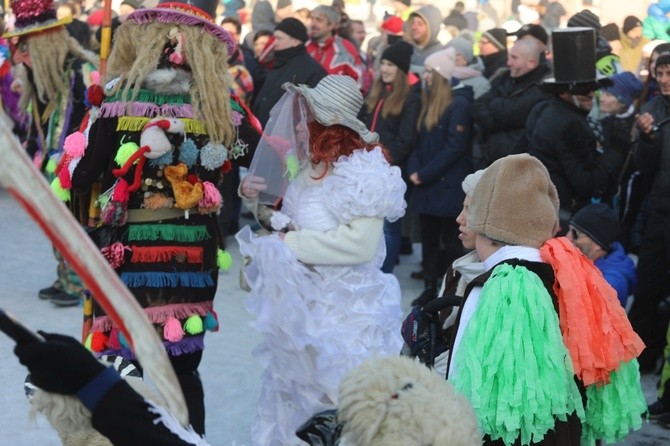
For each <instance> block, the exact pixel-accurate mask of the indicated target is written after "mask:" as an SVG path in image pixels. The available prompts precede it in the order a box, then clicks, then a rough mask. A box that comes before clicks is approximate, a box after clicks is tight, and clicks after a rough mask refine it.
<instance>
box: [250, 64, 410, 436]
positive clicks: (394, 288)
mask: <svg viewBox="0 0 670 446" xmlns="http://www.w3.org/2000/svg"><path fill="white" fill-rule="evenodd" d="M284 88H285V89H286V90H287V93H286V94H285V95H284V97H283V98H282V100H281V101H280V102H279V103H278V104H277V106H276V107H275V109H274V110H273V113H271V115H270V120H269V122H268V128H267V129H266V134H265V135H264V138H263V140H261V143H260V144H259V146H258V148H257V151H256V155H255V158H254V161H253V162H252V165H251V168H250V173H249V175H250V176H251V177H253V176H255V175H260V174H261V166H260V165H262V166H267V165H268V163H267V162H265V161H264V162H261V163H258V164H257V157H261V156H262V154H263V153H264V150H263V147H264V141H265V142H270V144H269V150H270V151H271V152H273V151H276V153H278V154H281V156H280V157H275V158H277V159H278V160H279V163H280V164H279V165H278V166H277V167H276V169H275V171H276V170H278V171H279V175H280V176H281V175H282V173H283V172H286V177H287V178H292V180H291V181H290V182H288V186H287V188H286V193H285V194H284V197H283V203H282V208H281V212H273V215H272V218H271V224H272V226H273V229H274V230H275V231H288V232H285V233H284V232H281V235H280V234H278V233H276V232H275V233H273V234H271V235H268V236H257V235H254V234H252V233H251V231H250V229H249V228H248V227H246V228H244V229H243V230H242V231H241V232H240V233H239V234H238V235H237V239H238V241H239V243H240V252H241V253H242V254H243V255H245V256H248V257H250V259H251V261H250V263H249V264H248V265H247V266H246V267H245V270H244V272H245V275H246V279H247V282H248V284H249V287H250V288H251V293H250V295H249V297H248V298H247V301H246V306H247V309H248V310H249V311H250V312H251V313H252V314H253V315H254V316H255V321H254V322H253V326H254V327H255V328H256V329H257V330H258V331H260V332H261V333H262V334H263V335H264V340H263V341H262V343H261V344H260V345H259V346H258V347H257V348H256V350H255V352H254V355H255V356H256V357H257V358H259V359H260V360H261V361H262V363H263V366H264V368H265V372H264V374H263V387H262V390H261V397H260V402H259V405H258V413H257V418H256V421H255V423H254V426H253V429H252V444H253V445H258V446H274V445H298V444H301V442H300V440H299V439H298V438H297V437H296V436H295V430H296V429H297V428H298V427H299V426H300V425H301V424H302V423H304V422H305V421H306V420H307V419H309V418H310V417H311V416H312V415H313V414H314V413H316V412H319V411H321V410H324V409H330V408H333V407H334V406H335V405H336V404H337V391H338V387H339V384H340V381H341V379H342V377H343V376H344V375H345V374H346V373H347V371H349V370H351V369H353V368H354V367H356V366H357V365H359V364H360V363H361V362H362V361H363V360H365V359H366V358H369V357H371V356H375V355H397V354H398V352H399V351H400V348H401V346H402V339H401V338H400V334H399V328H400V322H401V316H402V314H401V310H400V287H399V285H398V281H397V280H396V279H395V277H393V276H391V275H388V274H383V273H382V272H381V271H380V269H379V268H380V266H381V263H382V261H383V260H384V257H385V248H384V240H383V237H382V227H383V221H384V218H387V219H389V220H391V221H395V220H397V219H398V218H400V217H401V216H402V215H403V214H404V210H405V202H404V200H403V194H404V192H405V184H404V182H403V181H402V179H401V177H400V169H399V168H397V167H392V166H390V165H389V163H388V161H387V159H386V158H385V153H384V151H383V150H382V148H381V147H379V146H376V145H375V143H376V142H377V135H376V134H375V133H372V132H370V131H369V130H368V129H367V128H366V127H365V125H364V124H363V123H362V122H360V121H358V120H357V119H356V114H357V113H358V111H359V110H360V108H361V106H362V105H363V98H362V96H361V94H360V91H359V89H358V86H357V84H356V82H355V81H354V80H353V79H351V78H350V77H348V76H343V75H330V76H326V77H325V78H324V79H323V80H322V81H321V82H319V84H318V85H317V86H316V87H315V88H313V89H312V88H309V87H307V86H305V85H300V86H295V85H292V84H284ZM298 110H300V112H299V113H300V116H296V115H294V113H298ZM308 113H309V114H313V116H314V118H315V119H316V122H312V123H310V124H309V135H307V134H306V133H305V134H299V136H297V137H295V135H294V137H295V138H296V139H295V141H290V142H291V143H290V144H286V143H285V142H286V141H289V140H290V138H289V139H285V138H282V137H280V136H279V135H278V134H277V133H279V131H281V130H283V131H284V132H285V133H286V132H292V133H294V127H295V123H296V122H297V123H299V124H298V128H303V127H302V126H305V127H304V128H305V129H306V115H307V114H308ZM282 118H283V119H285V121H282ZM275 124H277V125H275ZM273 129H274V130H277V129H279V130H278V131H277V133H275V132H273ZM331 134H340V136H339V138H340V139H339V140H338V141H339V146H338V145H335V146H334V147H333V143H332V142H331V143H330V145H329V146H326V145H325V144H326V143H325V142H324V141H325V140H327V138H328V137H329V136H330V135H331ZM307 138H309V143H308V139H307ZM342 140H344V141H345V142H341V141H342ZM331 141H332V140H331ZM282 142H284V143H282ZM293 143H295V145H294V144H293ZM336 144H337V143H336ZM316 147H319V149H317V148H316ZM282 148H283V149H284V150H282ZM324 149H325V150H327V151H329V153H328V154H327V155H326V157H322V158H319V156H323V153H324V152H322V151H323V150H324ZM270 156H272V154H270ZM331 160H332V161H331ZM298 166H300V167H299V169H298ZM264 178H265V179H266V183H267V185H268V190H269V189H271V188H272V185H271V182H272V180H271V173H269V174H267V175H264ZM280 188H281V187H280ZM268 190H266V191H265V192H266V193H267V192H268ZM241 191H242V193H243V194H244V191H245V183H244V182H243V184H242V188H241ZM247 196H248V195H247ZM263 197H264V196H263V195H261V196H260V197H259V200H261V201H264V198H263ZM247 202H248V203H249V202H250V200H248V199H247ZM265 202H266V203H273V202H274V201H273V200H272V199H269V200H267V201H265ZM249 204H251V205H252V206H251V207H252V208H253V209H255V204H254V203H249ZM289 229H290V230H289Z"/></svg>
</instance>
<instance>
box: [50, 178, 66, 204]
mask: <svg viewBox="0 0 670 446" xmlns="http://www.w3.org/2000/svg"><path fill="white" fill-rule="evenodd" d="M51 190H52V191H53V193H54V195H56V197H58V199H59V200H60V201H70V191H69V190H67V189H64V188H63V185H62V184H60V178H58V177H56V178H54V180H53V181H52V182H51Z"/></svg>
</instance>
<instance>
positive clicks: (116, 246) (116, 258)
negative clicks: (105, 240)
mask: <svg viewBox="0 0 670 446" xmlns="http://www.w3.org/2000/svg"><path fill="white" fill-rule="evenodd" d="M100 251H102V255H104V256H105V258H106V259H107V261H108V262H109V264H110V265H111V266H112V268H114V269H118V268H119V267H121V265H123V263H124V262H125V253H126V251H130V248H128V247H127V246H124V245H123V243H121V242H116V243H112V244H111V245H109V246H105V247H104V248H102V249H101V250H100Z"/></svg>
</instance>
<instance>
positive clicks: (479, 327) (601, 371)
mask: <svg viewBox="0 0 670 446" xmlns="http://www.w3.org/2000/svg"><path fill="white" fill-rule="evenodd" d="M506 248H507V247H503V248H501V251H502V250H504V249H506ZM512 248H513V247H512ZM528 249H530V248H528ZM540 254H541V258H542V262H546V263H541V262H538V261H527V260H520V259H519V258H510V256H507V257H505V256H502V259H503V260H502V261H499V263H498V264H497V265H494V266H493V267H492V268H491V269H489V272H488V273H486V274H484V275H482V276H480V277H479V278H478V279H475V281H473V283H472V284H471V287H470V290H468V296H469V295H470V294H471V293H472V288H473V285H474V286H475V287H482V288H480V290H481V293H479V294H478V295H477V297H476V298H478V301H476V303H475V304H474V305H475V309H474V312H473V313H472V314H471V318H470V319H469V320H468V321H467V322H466V325H465V328H464V329H463V328H462V329H461V331H462V337H461V338H460V342H458V345H457V349H456V350H455V351H454V353H453V358H452V362H451V367H450V371H449V377H450V379H451V380H452V381H453V383H454V386H455V387H456V389H457V390H459V391H461V392H462V393H464V394H465V395H466V396H467V397H468V398H469V399H470V401H471V402H472V403H473V406H474V408H475V411H476V412H477V415H478V417H479V420H480V425H481V427H482V430H483V431H484V433H485V434H486V437H485V444H487V445H492V444H496V445H498V444H500V445H502V444H504V445H512V444H514V445H516V444H521V445H528V444H544V445H561V446H569V445H576V444H580V443H581V444H593V443H594V441H595V440H596V439H602V440H605V441H607V442H615V441H618V440H620V439H621V438H623V437H625V436H626V435H627V434H628V432H629V431H630V430H634V429H638V428H639V427H640V426H641V422H642V415H643V414H644V412H645V411H646V404H645V400H644V396H643V394H642V389H641V387H640V375H639V370H638V367H637V361H636V359H635V358H636V357H637V356H638V355H639V354H640V352H641V351H642V349H643V348H644V345H643V344H642V342H641V341H640V339H639V337H638V336H637V335H636V334H635V333H634V332H633V330H632V329H631V326H630V323H629V322H628V320H627V318H626V315H625V313H624V310H623V308H622V307H621V305H620V304H619V302H618V300H617V297H616V292H615V291H614V290H613V289H612V288H611V287H610V286H609V285H608V284H607V283H606V282H605V280H604V279H603V277H602V275H601V273H600V272H599V271H598V270H597V269H596V268H595V266H594V265H593V264H592V263H591V262H590V261H589V260H588V259H587V258H586V257H585V256H584V255H583V254H581V252H579V250H578V249H577V248H575V247H574V246H573V245H572V244H571V243H570V241H568V240H567V239H565V238H556V239H550V240H548V241H547V242H546V243H545V244H544V245H543V246H542V248H541V250H540ZM511 257H513V256H511ZM497 260H499V259H497ZM475 294H476V293H475ZM466 306H467V296H466V300H465V301H464V305H463V307H462V308H465V307H466ZM462 311H463V310H462ZM460 318H461V315H460V314H459V321H458V323H459V324H460V322H461V321H460ZM580 437H581V438H580Z"/></svg>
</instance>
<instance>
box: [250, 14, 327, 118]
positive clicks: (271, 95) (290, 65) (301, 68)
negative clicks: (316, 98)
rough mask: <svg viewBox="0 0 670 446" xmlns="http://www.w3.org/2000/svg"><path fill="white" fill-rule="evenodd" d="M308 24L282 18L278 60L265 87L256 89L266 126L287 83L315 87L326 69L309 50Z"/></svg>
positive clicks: (256, 111)
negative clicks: (307, 44) (306, 26)
mask: <svg viewBox="0 0 670 446" xmlns="http://www.w3.org/2000/svg"><path fill="white" fill-rule="evenodd" d="M307 39H308V37H307V28H305V25H303V23H302V22H301V21H300V20H298V19H295V18H293V17H289V18H286V19H284V20H282V21H281V22H279V25H277V28H276V29H275V31H274V64H273V67H272V68H271V69H270V70H268V71H267V72H266V75H265V81H264V82H263V86H262V88H261V89H260V90H259V91H258V92H257V93H256V96H255V99H254V104H253V107H252V110H253V112H254V114H255V115H256V117H257V118H258V120H259V121H260V122H261V125H262V126H263V127H265V125H266V124H267V122H268V119H270V110H272V107H274V106H275V104H276V103H277V101H279V99H280V98H281V97H282V96H283V90H282V89H281V88H280V87H281V86H282V85H284V83H286V82H291V83H294V84H296V85H307V86H310V87H315V86H316V84H318V83H319V81H320V80H321V79H323V78H324V77H325V76H326V74H327V73H326V70H324V68H323V67H322V66H321V65H320V64H319V63H318V62H317V61H316V60H314V58H313V57H311V56H310V55H309V54H308V53H307V49H306V48H305V42H307Z"/></svg>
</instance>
